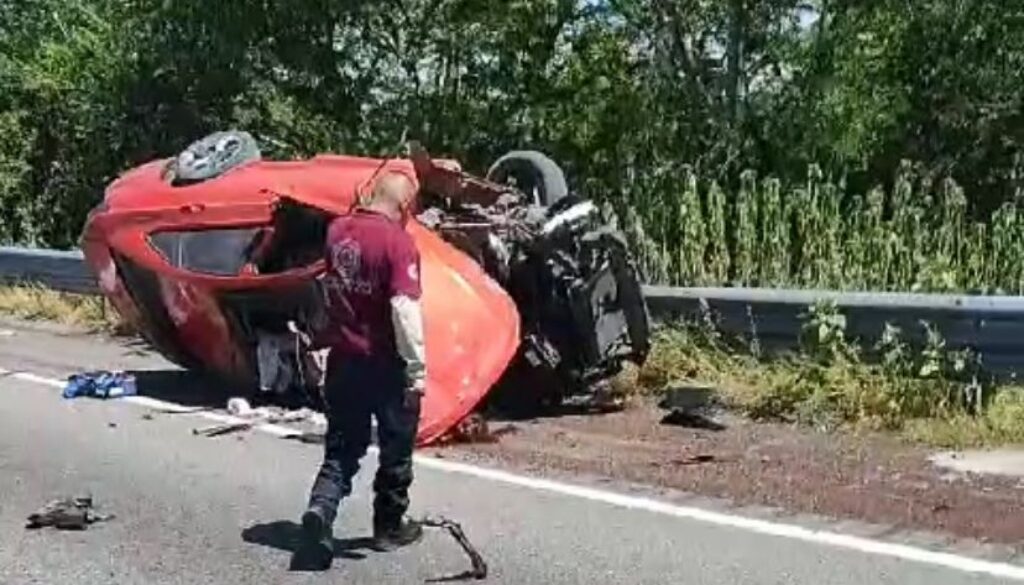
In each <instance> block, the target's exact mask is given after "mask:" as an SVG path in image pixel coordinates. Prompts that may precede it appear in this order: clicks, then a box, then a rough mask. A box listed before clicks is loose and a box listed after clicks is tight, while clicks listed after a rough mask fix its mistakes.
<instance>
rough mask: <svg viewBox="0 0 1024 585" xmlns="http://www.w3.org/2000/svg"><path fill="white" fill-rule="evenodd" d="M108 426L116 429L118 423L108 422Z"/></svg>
mask: <svg viewBox="0 0 1024 585" xmlns="http://www.w3.org/2000/svg"><path fill="white" fill-rule="evenodd" d="M107 427H109V428H111V429H116V428H117V423H116V422H108V423H107Z"/></svg>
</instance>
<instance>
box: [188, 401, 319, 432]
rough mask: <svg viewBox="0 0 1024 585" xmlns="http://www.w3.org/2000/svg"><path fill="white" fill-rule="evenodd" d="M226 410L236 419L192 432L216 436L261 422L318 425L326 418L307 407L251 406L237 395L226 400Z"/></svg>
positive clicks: (251, 426)
mask: <svg viewBox="0 0 1024 585" xmlns="http://www.w3.org/2000/svg"><path fill="white" fill-rule="evenodd" d="M227 411H228V413H230V414H231V415H232V416H234V417H235V418H236V419H238V420H234V421H228V422H223V423H218V424H215V425H210V426H206V427H200V428H195V429H192V434H193V435H200V436H204V437H217V436H220V435H226V434H228V433H234V432H237V431H245V430H249V429H251V428H253V427H255V426H257V425H262V424H281V423H298V422H309V423H312V424H313V425H315V426H318V427H323V426H326V425H327V419H326V417H324V415H323V414H322V413H319V412H316V411H314V410H312V409H309V408H300V409H298V410H285V409H283V408H279V407H273V406H261V407H259V408H253V407H252V406H251V405H250V404H249V402H248V401H247V400H245V399H244V398H238V397H235V398H231V399H230V400H228V404H227ZM299 434H301V433H299ZM289 437H291V435H289Z"/></svg>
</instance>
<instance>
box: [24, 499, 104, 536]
mask: <svg viewBox="0 0 1024 585" xmlns="http://www.w3.org/2000/svg"><path fill="white" fill-rule="evenodd" d="M113 518H114V516H113V514H98V513H96V512H95V510H94V509H93V501H92V497H91V496H79V497H75V498H61V499H57V500H53V501H51V502H49V503H48V504H46V505H45V506H43V507H42V508H40V509H39V510H37V511H35V512H33V513H32V514H30V515H29V517H28V524H27V525H26V526H25V527H26V528H29V529H32V530H36V529H39V528H44V527H46V526H52V527H53V528H56V529H58V530H85V529H86V528H87V527H88V526H89V525H90V524H95V523H96V522H105V521H107V520H111V519H113Z"/></svg>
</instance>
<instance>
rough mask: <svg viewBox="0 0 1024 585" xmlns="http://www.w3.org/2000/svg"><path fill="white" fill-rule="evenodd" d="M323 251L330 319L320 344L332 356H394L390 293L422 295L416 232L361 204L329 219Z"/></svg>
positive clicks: (328, 317) (409, 295)
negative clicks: (355, 208)
mask: <svg viewBox="0 0 1024 585" xmlns="http://www.w3.org/2000/svg"><path fill="white" fill-rule="evenodd" d="M325 255H326V263H327V272H326V274H325V275H324V278H323V285H324V292H325V294H326V303H327V323H326V327H325V329H324V330H323V331H322V332H321V336H320V337H321V342H320V343H319V344H318V345H321V346H327V347H330V348H331V354H332V355H337V354H348V355H353V354H354V355H360V356H391V355H395V354H396V351H397V349H396V346H395V333H394V325H393V324H392V321H391V298H392V297H394V296H399V295H403V296H407V297H409V298H411V299H414V300H418V299H419V298H420V294H421V288H420V259H419V253H418V251H417V250H416V245H415V243H414V242H413V239H412V236H410V235H409V233H408V232H406V231H405V229H404V228H403V227H402V225H401V224H399V223H397V222H394V221H392V220H390V219H389V218H387V217H386V216H384V215H382V214H379V213H376V212H373V211H369V210H363V209H357V210H356V211H354V212H352V213H351V214H349V215H345V216H342V217H339V218H337V219H335V220H334V221H333V222H332V223H331V225H330V227H329V228H328V230H327V244H326V250H325Z"/></svg>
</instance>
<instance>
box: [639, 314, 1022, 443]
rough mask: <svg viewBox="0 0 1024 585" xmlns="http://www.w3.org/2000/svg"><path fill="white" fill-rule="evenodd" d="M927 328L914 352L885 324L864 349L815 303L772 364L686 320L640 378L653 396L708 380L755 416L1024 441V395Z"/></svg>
mask: <svg viewBox="0 0 1024 585" xmlns="http://www.w3.org/2000/svg"><path fill="white" fill-rule="evenodd" d="M921 328H922V329H921V332H922V333H924V342H923V344H921V345H920V346H914V345H912V344H911V343H909V342H908V341H907V340H906V339H904V336H903V332H901V331H900V330H899V329H898V328H896V327H894V326H892V325H887V326H886V328H885V330H884V331H883V332H882V335H881V336H880V338H879V339H878V342H877V343H876V345H875V346H874V347H873V348H872V350H871V351H869V352H867V353H863V352H859V351H856V350H855V349H854V347H855V346H854V344H853V343H852V340H850V339H848V338H847V332H846V322H845V319H844V318H843V316H842V315H841V314H840V313H839V312H838V311H837V310H836V308H835V306H834V305H833V304H830V303H819V304H817V305H815V306H814V307H812V308H811V309H810V310H808V312H807V313H806V314H805V315H804V318H803V332H804V335H803V336H802V341H803V344H802V348H801V350H800V351H799V352H798V353H795V354H790V355H783V356H775V357H773V358H772V359H767V358H760V357H758V356H757V355H754V354H750V353H745V352H743V351H741V347H742V346H741V345H740V344H734V343H732V342H730V341H729V340H726V339H723V337H722V335H721V333H720V332H718V330H717V329H716V328H715V326H714V324H713V323H710V322H708V321H706V320H704V321H687V322H682V323H677V324H674V325H672V326H664V327H661V328H660V329H659V330H658V331H657V332H656V335H655V344H654V351H653V352H652V354H651V357H650V359H649V360H648V362H647V363H646V364H645V365H644V367H643V368H642V369H641V370H640V372H639V375H638V378H637V381H638V383H639V385H640V387H641V388H645V389H647V390H648V391H654V392H659V391H660V390H661V389H662V388H664V387H665V386H667V385H671V384H673V383H675V382H678V381H681V380H687V381H692V382H696V383H703V384H710V385H712V386H714V387H715V388H717V391H718V393H719V394H720V396H721V398H722V399H723V400H724V402H725V403H726V404H727V405H729V406H731V407H733V408H734V409H736V410H738V411H739V412H740V413H742V414H745V415H746V416H749V417H751V418H753V419H758V420H772V421H785V422H795V423H798V424H803V425H808V426H813V427H815V428H819V429H823V430H834V429H838V428H844V427H845V428H867V429H870V430H885V431H892V432H898V433H903V434H905V435H906V436H908V437H910V438H913V439H916V440H924V441H927V442H930V443H935V444H940V445H948V446H963V445H976V444H995V443H1005V442H1021V441H1024V418H1022V417H1021V414H1022V413H1024V390H1022V389H1021V388H1020V387H1017V386H1007V385H995V384H992V383H990V382H989V381H988V380H987V379H986V377H985V376H984V375H983V372H982V371H981V369H980V367H979V364H978V362H977V360H976V359H975V358H974V357H973V356H971V355H970V354H969V353H967V352H963V351H950V350H948V349H947V348H946V347H945V341H944V340H943V339H942V337H941V336H940V335H939V334H938V333H937V331H936V330H935V329H934V328H933V327H931V326H930V325H929V324H927V323H922V324H921ZM983 394H984V395H983Z"/></svg>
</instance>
